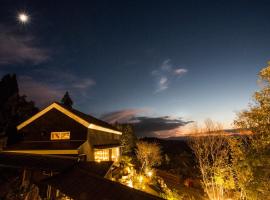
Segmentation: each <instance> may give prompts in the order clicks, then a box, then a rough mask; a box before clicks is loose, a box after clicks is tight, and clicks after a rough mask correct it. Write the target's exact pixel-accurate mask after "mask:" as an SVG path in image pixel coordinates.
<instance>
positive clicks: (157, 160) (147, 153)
mask: <svg viewBox="0 0 270 200" xmlns="http://www.w3.org/2000/svg"><path fill="white" fill-rule="evenodd" d="M136 155H137V159H138V160H139V162H140V163H141V165H142V167H141V169H142V170H150V169H151V168H152V167H154V166H159V165H160V164H161V161H162V156H161V149H160V146H159V145H158V144H157V143H148V142H144V141H139V142H137V150H136Z"/></svg>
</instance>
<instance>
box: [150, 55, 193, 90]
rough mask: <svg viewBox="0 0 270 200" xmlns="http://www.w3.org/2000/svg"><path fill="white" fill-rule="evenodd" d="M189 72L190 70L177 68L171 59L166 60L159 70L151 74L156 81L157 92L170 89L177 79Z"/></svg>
mask: <svg viewBox="0 0 270 200" xmlns="http://www.w3.org/2000/svg"><path fill="white" fill-rule="evenodd" d="M187 72H188V70H187V69H185V68H176V67H175V66H174V65H173V64H172V62H171V60H170V59H167V60H164V61H163V62H162V64H161V65H160V67H159V68H158V69H156V70H153V71H152V72H151V74H152V76H154V78H155V81H156V90H155V92H161V91H164V90H166V89H168V88H169V85H170V84H171V82H173V81H174V79H175V78H176V77H180V76H182V75H183V74H185V73H187Z"/></svg>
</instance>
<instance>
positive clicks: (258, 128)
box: [234, 62, 270, 199]
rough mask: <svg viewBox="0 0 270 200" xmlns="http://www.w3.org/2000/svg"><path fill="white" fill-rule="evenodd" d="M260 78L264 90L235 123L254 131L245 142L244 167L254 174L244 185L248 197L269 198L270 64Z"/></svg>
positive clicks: (259, 92)
mask: <svg viewBox="0 0 270 200" xmlns="http://www.w3.org/2000/svg"><path fill="white" fill-rule="evenodd" d="M258 76H259V83H260V86H261V89H260V90H259V91H257V92H255V94H254V96H253V103H252V104H250V106H249V108H248V109H247V110H244V111H242V112H240V113H238V117H237V119H236V120H235V122H234V124H235V125H236V127H238V128H241V129H245V130H249V131H251V135H249V136H248V138H247V140H246V141H247V142H246V143H244V142H243V141H242V146H244V150H243V157H244V159H245V160H246V162H245V163H244V164H245V165H247V167H248V168H249V169H250V171H251V175H250V180H251V181H247V182H245V184H243V190H245V193H246V194H247V195H246V197H247V198H250V199H267V198H268V197H269V196H270V185H269V182H270V62H268V66H267V67H265V68H264V69H262V70H261V71H260V72H259V75H258ZM235 159H237V157H235ZM241 167H243V166H241ZM242 176H243V175H242Z"/></svg>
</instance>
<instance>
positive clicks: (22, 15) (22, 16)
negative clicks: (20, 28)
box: [18, 12, 29, 24]
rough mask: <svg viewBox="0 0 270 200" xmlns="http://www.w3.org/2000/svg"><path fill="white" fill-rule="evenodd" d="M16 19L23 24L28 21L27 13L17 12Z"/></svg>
mask: <svg viewBox="0 0 270 200" xmlns="http://www.w3.org/2000/svg"><path fill="white" fill-rule="evenodd" d="M18 20H19V22H21V23H22V24H25V23H27V22H28V21H29V15H27V14H26V13H24V12H23V13H19V14H18Z"/></svg>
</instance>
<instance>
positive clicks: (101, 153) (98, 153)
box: [94, 149, 110, 162]
mask: <svg viewBox="0 0 270 200" xmlns="http://www.w3.org/2000/svg"><path fill="white" fill-rule="evenodd" d="M109 155H110V154H109V149H102V150H95V151H94V157H95V161H97V162H100V161H109V160H110V156H109Z"/></svg>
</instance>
